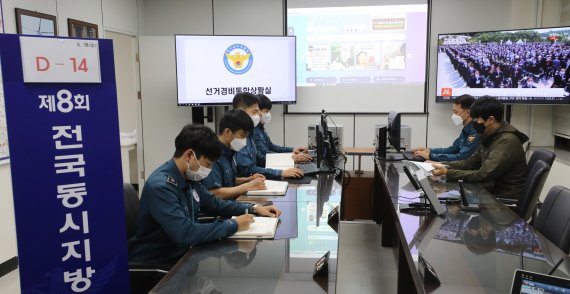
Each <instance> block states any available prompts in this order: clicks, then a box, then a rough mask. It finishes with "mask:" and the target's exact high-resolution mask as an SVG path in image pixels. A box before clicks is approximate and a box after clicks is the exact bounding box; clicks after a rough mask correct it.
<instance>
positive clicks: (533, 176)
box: [497, 160, 550, 223]
mask: <svg viewBox="0 0 570 294" xmlns="http://www.w3.org/2000/svg"><path fill="white" fill-rule="evenodd" d="M549 172H550V166H548V164H547V163H545V162H544V161H542V160H536V161H534V163H533V166H531V167H530V170H529V172H528V174H527V177H526V181H525V184H524V188H523V191H522V194H521V195H520V197H519V198H518V199H506V198H500V197H497V200H499V201H501V202H502V203H503V204H505V205H506V206H507V207H509V208H511V209H512V210H513V211H514V212H515V213H516V214H517V215H519V216H520V217H521V218H523V219H524V220H526V221H528V220H529V219H530V218H531V216H533V218H534V216H536V208H537V207H539V201H538V197H539V196H540V193H541V192H542V187H543V186H544V182H545V181H546V178H547V177H548V173H549ZM531 223H532V221H531Z"/></svg>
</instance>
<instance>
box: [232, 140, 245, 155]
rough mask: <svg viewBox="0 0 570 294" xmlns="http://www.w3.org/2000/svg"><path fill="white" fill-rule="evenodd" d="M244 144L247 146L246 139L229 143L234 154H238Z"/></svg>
mask: <svg viewBox="0 0 570 294" xmlns="http://www.w3.org/2000/svg"><path fill="white" fill-rule="evenodd" d="M246 144H247V139H246V138H243V139H239V138H235V139H233V140H231V141H230V148H231V149H232V150H234V151H236V152H239V151H240V150H241V149H242V148H243V147H245V145H246Z"/></svg>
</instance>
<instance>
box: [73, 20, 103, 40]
mask: <svg viewBox="0 0 570 294" xmlns="http://www.w3.org/2000/svg"><path fill="white" fill-rule="evenodd" d="M67 29H68V30H69V37H72V38H90V39H97V38H99V30H98V29H97V25H96V24H93V23H88V22H84V21H80V20H76V19H72V18H68V19H67Z"/></svg>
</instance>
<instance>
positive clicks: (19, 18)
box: [16, 8, 57, 36]
mask: <svg viewBox="0 0 570 294" xmlns="http://www.w3.org/2000/svg"><path fill="white" fill-rule="evenodd" d="M16 27H17V33H18V34H20V35H34V36H57V21H56V17H55V15H49V14H45V13H40V12H36V11H31V10H25V9H21V8H16Z"/></svg>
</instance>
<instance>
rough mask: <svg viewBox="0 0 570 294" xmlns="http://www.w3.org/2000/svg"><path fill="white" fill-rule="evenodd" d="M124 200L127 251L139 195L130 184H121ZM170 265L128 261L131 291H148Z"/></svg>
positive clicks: (133, 227)
mask: <svg viewBox="0 0 570 294" xmlns="http://www.w3.org/2000/svg"><path fill="white" fill-rule="evenodd" d="M123 196H124V200H125V218H126V225H127V236H126V237H127V242H128V243H127V244H128V250H129V252H130V251H131V250H132V248H133V244H134V242H133V240H134V238H135V235H136V226H137V214H138V211H139V204H140V202H139V195H138V193H137V191H136V190H135V188H134V187H133V185H132V184H130V183H124V184H123ZM170 267H171V265H160V264H146V263H134V262H129V278H130V285H131V293H148V292H149V291H150V290H151V289H152V288H153V287H154V285H156V283H157V282H158V281H159V280H160V279H161V278H162V277H163V276H164V275H165V274H166V273H168V271H169V270H170Z"/></svg>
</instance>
